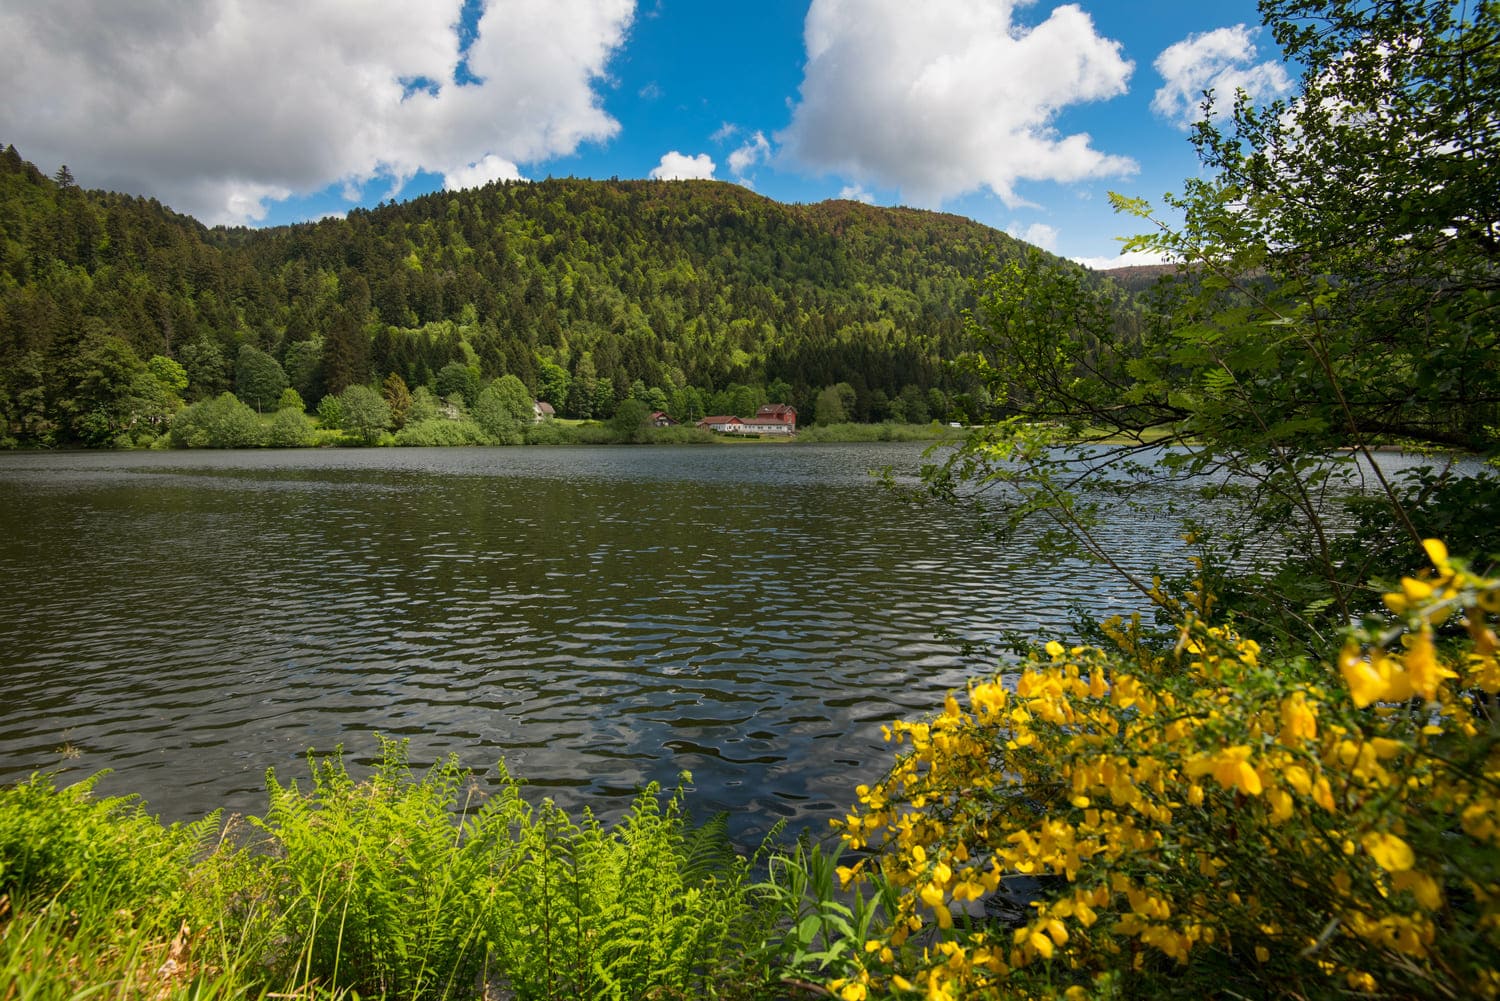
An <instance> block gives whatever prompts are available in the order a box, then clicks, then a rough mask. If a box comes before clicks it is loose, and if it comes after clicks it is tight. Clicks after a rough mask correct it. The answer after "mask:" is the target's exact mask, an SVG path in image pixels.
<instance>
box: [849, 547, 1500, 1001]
mask: <svg viewBox="0 0 1500 1001" xmlns="http://www.w3.org/2000/svg"><path fill="white" fill-rule="evenodd" d="M1427 552H1428V555H1429V557H1430V558H1431V560H1432V563H1433V570H1432V571H1431V572H1430V573H1428V574H1426V575H1424V576H1423V577H1421V578H1420V579H1417V578H1411V579H1407V580H1405V581H1403V582H1402V585H1401V589H1400V590H1399V591H1396V592H1394V593H1392V594H1390V595H1388V596H1387V598H1386V603H1387V605H1388V607H1389V609H1390V612H1391V616H1389V617H1387V618H1386V619H1384V620H1382V621H1380V622H1372V623H1370V624H1368V625H1367V626H1365V627H1361V628H1357V629H1352V630H1351V631H1350V633H1349V636H1348V638H1347V641H1346V642H1344V643H1343V644H1342V646H1341V647H1339V648H1338V649H1337V650H1335V651H1333V652H1331V654H1330V656H1329V658H1328V660H1327V661H1326V662H1321V663H1320V662H1316V661H1310V660H1307V659H1301V658H1285V657H1276V658H1267V656H1266V655H1265V653H1264V651H1263V650H1262V649H1261V647H1260V646H1259V645H1258V644H1256V643H1255V642H1254V641H1253V640H1250V639H1248V638H1246V637H1244V636H1241V635H1239V634H1238V633H1237V632H1236V631H1235V630H1234V629H1232V628H1228V627H1226V626H1223V625H1216V624H1212V623H1210V622H1209V621H1207V620H1206V619H1205V618H1204V617H1203V616H1204V615H1205V614H1206V612H1207V610H1208V609H1209V608H1210V607H1211V600H1210V599H1208V597H1207V596H1206V595H1205V594H1202V593H1199V594H1197V595H1194V596H1192V598H1191V600H1189V601H1188V602H1187V603H1186V604H1184V605H1181V606H1179V608H1180V609H1181V611H1182V616H1181V623H1180V630H1179V638H1178V642H1177V643H1176V646H1175V649H1159V648H1156V649H1153V647H1152V645H1151V644H1150V643H1148V642H1145V641H1144V640H1143V637H1142V633H1141V630H1140V628H1139V624H1138V623H1121V622H1118V621H1115V622H1111V623H1107V624H1106V633H1107V634H1108V635H1110V636H1111V637H1112V639H1113V640H1114V643H1113V646H1112V648H1111V649H1109V650H1105V649H1099V648H1095V647H1082V646H1079V647H1073V648H1066V647H1064V646H1063V645H1061V644H1059V643H1056V642H1053V643H1049V644H1047V646H1046V648H1045V650H1043V651H1037V652H1035V653H1034V654H1033V655H1032V656H1031V657H1030V658H1029V659H1028V660H1027V661H1026V662H1024V663H1022V664H1020V665H1018V670H1017V671H1015V672H1014V673H1011V674H1007V675H1002V676H999V677H996V678H994V679H990V680H984V681H975V682H973V683H971V685H970V686H969V689H968V692H967V697H966V698H963V699H960V698H958V697H954V696H949V698H948V699H947V700H946V703H945V705H944V708H943V711H942V712H941V713H940V714H938V715H937V716H936V717H935V718H932V719H930V720H925V721H921V722H900V723H896V724H894V725H892V726H891V727H889V728H888V730H887V732H886V737H887V739H888V740H889V741H891V742H892V743H893V744H895V745H896V746H897V747H898V748H899V752H898V756H897V759H896V761H895V764H894V765H893V767H892V769H891V770H890V772H889V774H887V775H886V776H885V778H884V779H883V780H882V781H881V782H879V783H877V784H875V785H872V786H861V787H860V788H859V789H858V790H857V792H858V797H859V804H858V806H857V807H855V808H854V809H853V810H851V811H850V812H849V814H848V816H847V817H845V818H843V819H842V820H841V821H839V822H837V825H836V826H838V827H839V828H840V829H841V831H842V835H843V838H844V840H845V842H846V845H847V847H849V848H850V849H854V850H856V851H859V852H864V853H867V855H868V856H869V857H868V858H867V859H866V860H862V861H861V862H859V863H858V864H857V865H854V866H850V867H845V868H842V869H840V872H839V874H840V876H841V877H842V878H843V879H844V880H845V881H846V882H862V881H867V880H874V881H879V882H884V883H886V884H889V885H890V886H891V887H893V888H895V889H896V890H897V891H898V893H899V897H898V899H899V905H898V906H897V908H896V910H895V913H893V914H891V915H890V920H889V922H888V924H887V925H886V926H885V928H884V930H883V933H882V935H881V936H880V937H879V938H876V939H872V940H870V941H868V942H865V943H860V944H859V945H860V951H861V953H862V955H863V963H862V966H861V969H860V970H859V971H858V974H857V975H856V976H853V977H848V978H846V979H843V980H840V981H838V982H836V983H835V984H833V985H831V987H832V989H833V990H834V991H835V993H836V994H837V995H839V996H841V997H843V998H845V999H855V1001H857V999H861V998H866V997H877V996H885V995H896V996H902V995H908V994H909V995H910V996H925V997H927V998H930V999H944V998H949V999H958V998H979V997H1013V996H1032V995H1036V996H1066V997H1069V998H1076V997H1087V996H1092V994H1093V993H1094V991H1095V990H1101V988H1100V985H1101V984H1105V983H1107V984H1108V985H1109V990H1110V991H1115V990H1119V989H1121V985H1122V984H1126V983H1127V982H1128V983H1131V984H1134V985H1135V988H1136V989H1139V990H1141V991H1143V992H1146V993H1150V992H1151V990H1152V986H1151V985H1152V984H1153V983H1165V982H1166V981H1168V980H1170V981H1171V983H1172V984H1173V986H1174V989H1175V990H1181V989H1182V987H1183V985H1184V984H1190V983H1193V982H1194V979H1193V978H1198V979H1199V980H1201V982H1202V985H1203V987H1204V989H1205V990H1208V991H1210V993H1214V994H1217V993H1218V991H1219V989H1220V988H1222V987H1225V986H1227V985H1233V986H1234V989H1235V990H1236V991H1237V992H1238V993H1241V994H1245V995H1247V996H1264V995H1266V994H1272V993H1274V994H1284V993H1289V992H1290V993H1300V994H1303V995H1305V996H1332V995H1335V994H1344V993H1347V992H1351V991H1352V992H1355V993H1361V992H1378V993H1383V994H1386V995H1399V996H1434V997H1436V996H1484V997H1500V719H1497V712H1496V708H1497V706H1496V694H1497V692H1500V668H1497V663H1496V650H1497V646H1500V644H1497V642H1496V637H1495V633H1494V627H1493V622H1492V617H1493V616H1494V615H1495V614H1496V613H1497V612H1500V579H1490V578H1485V577H1481V576H1476V575H1474V574H1471V573H1469V572H1468V571H1467V570H1466V569H1465V568H1464V566H1463V565H1461V564H1460V563H1459V562H1457V561H1454V560H1450V559H1449V557H1448V554H1447V552H1446V550H1445V549H1444V548H1443V546H1442V544H1441V543H1438V542H1436V541H1430V542H1428V543H1427ZM1018 876H1027V877H1031V878H1032V879H1033V880H1038V881H1040V882H1041V883H1042V885H1043V886H1045V887H1046V890H1045V892H1043V893H1041V894H1039V895H1038V899H1034V900H1031V901H1030V902H1029V906H1028V907H1027V909H1026V913H1025V918H1024V920H1023V921H1022V922H1020V923H1019V927H1017V926H1016V924H1017V923H1016V922H1010V923H1009V924H1006V923H1002V922H1000V921H997V920H995V919H993V918H990V917H988V916H987V912H986V907H985V903H986V901H988V900H990V899H992V898H993V897H994V896H995V895H996V894H997V893H1003V892H1004V887H1005V884H1006V883H1007V880H1010V879H1013V878H1014V877H1018Z"/></svg>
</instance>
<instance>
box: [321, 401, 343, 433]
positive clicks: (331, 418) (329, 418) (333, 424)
mask: <svg viewBox="0 0 1500 1001" xmlns="http://www.w3.org/2000/svg"><path fill="white" fill-rule="evenodd" d="M318 421H319V423H321V424H322V425H323V427H325V428H342V427H343V426H344V404H343V402H342V401H340V399H339V398H338V397H337V396H331V395H330V396H325V397H323V398H322V399H321V400H319V401H318Z"/></svg>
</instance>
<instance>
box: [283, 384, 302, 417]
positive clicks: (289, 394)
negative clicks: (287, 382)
mask: <svg viewBox="0 0 1500 1001" xmlns="http://www.w3.org/2000/svg"><path fill="white" fill-rule="evenodd" d="M276 410H277V411H278V412H280V411H282V410H295V411H297V412H298V413H306V412H307V404H306V403H304V402H302V394H301V393H299V392H297V391H296V390H295V389H293V388H292V387H291V386H288V387H286V388H285V389H283V390H282V391H281V396H280V397H279V398H278V399H277V400H276Z"/></svg>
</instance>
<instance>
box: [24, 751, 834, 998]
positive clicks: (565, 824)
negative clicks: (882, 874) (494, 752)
mask: <svg viewBox="0 0 1500 1001" xmlns="http://www.w3.org/2000/svg"><path fill="white" fill-rule="evenodd" d="M382 752H383V753H382V758H381V761H380V764H379V766H378V767H377V768H376V770H375V773H374V774H373V775H372V776H371V777H370V778H369V779H367V780H365V781H363V782H355V781H354V780H353V779H352V778H351V777H350V776H349V774H348V772H347V771H346V770H345V768H344V765H343V763H342V761H341V759H340V758H339V757H338V756H337V755H335V756H334V757H332V758H329V759H326V760H322V761H316V760H313V759H312V758H309V769H310V772H311V782H310V785H309V786H308V787H307V788H306V790H305V791H304V790H303V789H301V788H299V786H298V784H297V783H292V784H290V785H282V784H281V783H280V782H279V781H278V780H277V779H276V777H275V776H274V775H271V776H269V777H268V785H267V788H268V808H267V810H266V812H265V814H264V815H263V816H258V817H249V818H245V819H239V818H231V819H229V820H228V821H227V822H223V820H222V818H221V817H219V816H218V815H214V816H210V817H208V818H206V819H205V820H203V821H201V822H198V823H195V824H189V825H173V826H163V825H162V824H160V823H158V822H157V821H156V820H155V819H153V818H151V817H148V816H147V815H146V814H145V813H144V812H143V811H142V809H141V807H140V806H139V804H138V803H136V802H134V801H133V800H130V799H109V798H96V797H94V796H92V795H91V794H90V791H89V789H90V786H91V785H92V783H91V782H84V783H82V784H80V785H76V786H72V787H69V788H66V789H62V790H59V789H56V788H55V787H54V786H53V784H52V783H51V781H50V780H49V779H48V778H46V777H33V779H32V780H31V781H29V782H27V783H24V784H21V785H18V786H16V787H14V788H11V789H7V790H5V791H3V792H0V901H3V902H0V998H3V999H4V1001H12V999H15V1001H20V999H27V1001H30V999H81V998H84V997H89V996H107V997H139V998H152V999H163V998H177V997H193V998H231V997H233V998H239V997H250V998H264V997H355V996H360V997H373V996H378V997H391V998H481V997H514V998H518V999H559V1001H561V999H574V998H615V999H622V1001H623V999H636V998H648V997H650V998H662V999H671V998H727V999H746V1001H753V999H771V998H788V997H798V996H804V995H802V994H799V993H797V988H796V987H795V986H794V985H795V983H797V982H800V981H801V980H802V979H803V978H805V977H807V976H816V975H817V973H818V971H819V969H820V968H821V966H822V960H821V959H820V958H819V957H817V956H816V955H815V953H817V952H818V951H820V950H821V949H823V948H824V942H823V938H822V936H823V934H824V933H828V934H832V931H833V929H832V926H830V925H828V923H827V922H828V921H829V920H843V918H842V916H841V915H842V914H844V913H846V911H845V909H844V907H843V905H841V904H837V903H834V902H833V890H832V887H833V883H834V876H833V866H834V863H835V861H836V859H834V858H830V857H826V856H824V855H823V854H822V853H821V852H819V851H817V850H806V849H794V850H793V851H791V852H789V853H788V852H781V853H777V854H774V855H773V854H772V853H771V850H770V848H769V847H767V848H765V849H763V850H762V851H761V852H760V853H759V854H752V855H750V856H746V855H744V854H741V853H739V852H736V851H735V850H734V849H732V848H731V847H730V845H729V843H728V841H727V839H726V836H725V833H724V831H725V829H724V824H723V822H722V818H721V819H719V820H716V821H712V822H710V823H708V824H706V825H704V826H697V827H695V826H692V825H690V824H689V823H687V822H686V820H685V818H684V815H683V794H682V790H681V789H680V788H679V789H678V790H677V791H675V792H672V793H670V794H667V795H662V794H661V793H660V792H659V791H658V790H657V789H656V788H654V787H653V788H650V789H647V790H646V791H644V792H643V793H642V794H641V795H640V796H639V797H638V798H637V799H636V801H635V803H634V804H633V806H632V808H631V809H630V811H629V812H628V813H627V814H626V815H625V816H624V817H623V818H622V819H621V820H620V821H618V822H617V823H615V824H613V825H611V826H607V827H606V826H604V825H602V824H600V823H599V822H598V821H596V820H595V819H594V818H593V817H592V816H590V815H589V814H588V813H585V814H584V815H583V816H582V817H581V818H572V817H569V816H568V815H567V814H565V813H564V812H563V811H561V810H560V809H558V808H556V807H555V806H553V805H552V804H551V803H550V801H546V802H543V803H541V804H540V805H539V806H531V805H528V803H527V802H526V801H525V800H524V799H523V798H522V796H521V794H520V787H519V784H518V783H517V782H516V781H514V780H512V779H511V778H510V777H509V776H508V775H506V774H505V773H504V770H503V768H502V770H501V782H500V791H499V792H498V793H496V794H494V795H491V796H485V795H483V794H482V793H480V792H479V790H478V786H477V784H476V783H475V782H474V781H473V780H472V777H471V776H470V775H469V773H467V772H465V771H464V770H463V769H461V768H460V767H459V765H458V763H457V761H456V760H453V759H449V760H447V761H444V762H440V763H439V764H437V765H436V766H434V767H433V768H432V769H431V771H429V772H428V773H427V774H426V775H423V776H417V775H414V774H413V773H412V772H411V771H410V770H409V768H408V767H407V763H406V759H405V753H404V745H403V744H400V743H396V742H390V741H382ZM753 874H759V876H758V878H752V876H753ZM768 874H769V875H768ZM819 892H821V894H822V899H821V901H820V900H819V898H818V893H819ZM844 948H847V945H846V946H844Z"/></svg>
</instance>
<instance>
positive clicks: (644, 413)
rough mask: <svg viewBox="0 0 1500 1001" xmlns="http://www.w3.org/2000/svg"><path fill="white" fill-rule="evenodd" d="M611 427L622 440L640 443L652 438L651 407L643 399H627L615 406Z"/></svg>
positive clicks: (610, 421)
mask: <svg viewBox="0 0 1500 1001" xmlns="http://www.w3.org/2000/svg"><path fill="white" fill-rule="evenodd" d="M609 429H610V430H611V431H613V432H614V433H615V435H616V437H617V438H618V439H619V440H620V441H622V442H630V443H634V444H640V443H641V442H646V441H650V440H651V432H652V430H653V429H652V427H651V408H650V407H648V406H647V405H646V404H645V403H644V402H642V401H641V400H626V401H624V402H623V403H621V404H620V405H619V406H618V407H616V408H615V415H614V416H613V417H611V418H610V419H609Z"/></svg>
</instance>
